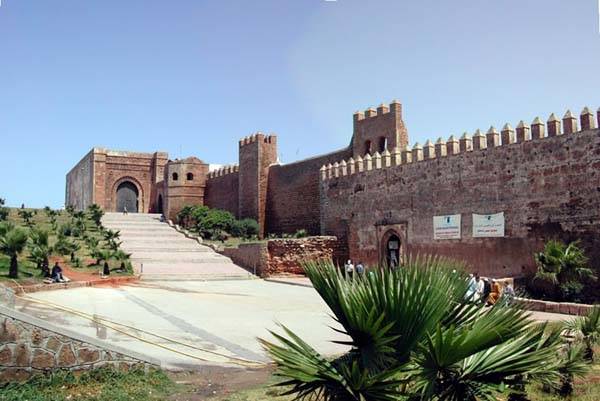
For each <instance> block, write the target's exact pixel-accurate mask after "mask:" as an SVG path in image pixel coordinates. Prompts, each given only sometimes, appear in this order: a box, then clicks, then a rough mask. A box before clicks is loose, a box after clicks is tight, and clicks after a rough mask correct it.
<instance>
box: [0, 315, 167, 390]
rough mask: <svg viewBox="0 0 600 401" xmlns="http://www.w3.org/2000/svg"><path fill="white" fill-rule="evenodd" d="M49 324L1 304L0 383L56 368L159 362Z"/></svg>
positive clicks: (24, 378)
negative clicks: (56, 328) (86, 338)
mask: <svg viewBox="0 0 600 401" xmlns="http://www.w3.org/2000/svg"><path fill="white" fill-rule="evenodd" d="M36 321H37V324H36ZM48 326H50V325H49V324H48V323H47V322H42V321H39V319H36V318H33V317H29V316H27V315H24V314H22V313H19V312H16V311H11V310H8V309H6V308H4V307H0V383H7V382H13V381H22V380H26V379H28V378H29V377H31V376H32V375H34V374H37V373H44V372H48V371H54V370H59V369H62V370H70V371H80V370H88V369H91V368H97V367H100V366H105V365H111V366H114V367H116V368H119V369H128V368H131V367H133V366H142V367H148V366H156V365H158V364H159V362H158V361H155V360H150V359H148V358H146V357H142V356H139V357H138V356H132V354H131V353H130V352H129V351H125V352H124V353H121V352H119V351H118V350H116V349H115V348H114V347H112V346H102V345H100V344H99V342H98V341H96V340H93V339H90V341H85V339H83V337H82V336H79V335H76V334H73V335H66V334H65V332H64V331H62V330H52V329H48ZM92 342H93V343H92Z"/></svg>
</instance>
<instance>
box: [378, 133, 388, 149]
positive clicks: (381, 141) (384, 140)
mask: <svg viewBox="0 0 600 401" xmlns="http://www.w3.org/2000/svg"><path fill="white" fill-rule="evenodd" d="M386 148H387V138H386V137H385V136H382V137H381V138H379V153H383V152H384V151H385V149H386Z"/></svg>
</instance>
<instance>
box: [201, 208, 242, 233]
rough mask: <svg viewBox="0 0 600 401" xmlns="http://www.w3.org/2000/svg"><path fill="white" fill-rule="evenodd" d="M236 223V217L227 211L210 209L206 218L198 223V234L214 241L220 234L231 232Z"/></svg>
mask: <svg viewBox="0 0 600 401" xmlns="http://www.w3.org/2000/svg"><path fill="white" fill-rule="evenodd" d="M234 222H235V217H233V215H232V214H231V213H230V212H228V211H225V210H219V209H210V210H209V211H208V212H207V213H206V216H204V218H203V219H202V220H200V221H199V222H198V225H197V229H198V233H200V235H201V236H202V237H204V238H211V239H214V237H215V236H216V235H221V233H220V232H226V233H228V232H230V231H231V228H232V226H233V223H234Z"/></svg>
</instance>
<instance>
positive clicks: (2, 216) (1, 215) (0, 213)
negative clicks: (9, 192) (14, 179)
mask: <svg viewBox="0 0 600 401" xmlns="http://www.w3.org/2000/svg"><path fill="white" fill-rule="evenodd" d="M4 203H5V200H4V198H0V221H5V220H6V219H7V218H8V214H9V212H10V211H9V209H8V208H7V207H4Z"/></svg>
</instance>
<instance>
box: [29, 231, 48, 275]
mask: <svg viewBox="0 0 600 401" xmlns="http://www.w3.org/2000/svg"><path fill="white" fill-rule="evenodd" d="M29 240H30V243H29V259H30V260H31V261H33V262H34V263H35V264H36V265H37V267H38V269H40V270H42V271H43V272H44V274H46V271H44V270H47V269H48V265H49V262H48V260H49V259H50V256H51V255H52V247H51V246H50V241H49V234H48V231H45V230H31V232H30V234H29Z"/></svg>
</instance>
